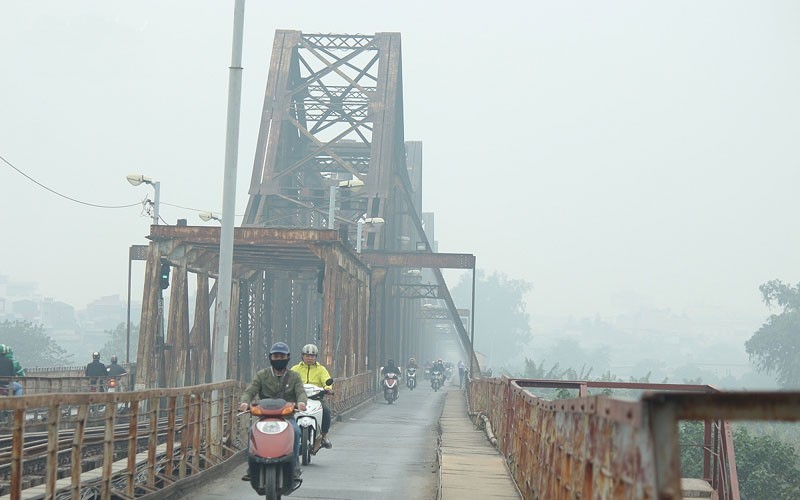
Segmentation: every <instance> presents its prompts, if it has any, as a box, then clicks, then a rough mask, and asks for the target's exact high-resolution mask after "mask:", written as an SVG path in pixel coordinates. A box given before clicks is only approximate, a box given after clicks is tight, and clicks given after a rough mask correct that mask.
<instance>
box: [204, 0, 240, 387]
mask: <svg viewBox="0 0 800 500" xmlns="http://www.w3.org/2000/svg"><path fill="white" fill-rule="evenodd" d="M243 34H244V0H236V5H235V7H234V12H233V50H232V53H231V67H230V72H229V76H228V129H227V133H226V137H225V179H224V183H223V192H222V231H221V235H220V241H219V286H218V287H217V308H216V314H214V322H215V325H216V328H215V329H214V330H215V332H216V335H215V336H214V364H213V368H212V375H211V380H212V381H213V382H220V381H222V380H225V379H226V378H227V365H228V363H227V358H226V356H225V340H226V339H227V338H228V336H229V335H231V332H230V331H229V330H230V312H231V285H232V282H233V277H232V274H233V226H234V223H235V220H234V219H235V218H236V214H235V211H236V163H237V160H238V154H239V114H240V110H241V105H242V102H241V101H242V38H243Z"/></svg>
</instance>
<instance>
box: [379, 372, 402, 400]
mask: <svg viewBox="0 0 800 500" xmlns="http://www.w3.org/2000/svg"><path fill="white" fill-rule="evenodd" d="M397 378H398V377H397V374H396V373H391V372H390V373H387V374H386V375H384V376H383V397H384V398H385V399H386V402H387V403H389V404H392V403H394V402H395V401H396V400H397V396H398V391H399V390H400V388H399V387H398V382H397Z"/></svg>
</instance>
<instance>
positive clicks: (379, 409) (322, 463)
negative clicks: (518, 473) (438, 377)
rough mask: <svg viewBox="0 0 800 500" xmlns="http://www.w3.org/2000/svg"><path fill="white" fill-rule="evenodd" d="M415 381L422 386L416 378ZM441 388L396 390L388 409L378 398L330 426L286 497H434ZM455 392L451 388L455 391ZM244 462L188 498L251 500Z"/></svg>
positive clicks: (436, 480)
mask: <svg viewBox="0 0 800 500" xmlns="http://www.w3.org/2000/svg"><path fill="white" fill-rule="evenodd" d="M420 382H424V381H423V380H420ZM446 390H447V388H443V389H440V390H439V392H437V393H434V392H433V390H432V389H431V388H430V386H428V385H424V384H421V385H420V386H419V387H418V388H417V389H415V390H414V391H409V390H407V389H405V390H403V391H401V392H400V398H399V399H398V400H397V401H396V402H395V403H394V404H392V405H388V404H386V401H384V400H383V398H382V397H381V398H380V399H377V398H376V399H375V400H374V401H373V402H371V403H367V404H365V405H363V406H362V407H361V408H359V409H358V410H355V411H354V412H352V413H351V414H349V415H347V416H346V417H344V418H343V421H342V422H336V423H334V425H333V426H332V428H331V432H330V434H329V438H330V439H331V441H332V443H333V448H332V449H330V450H325V449H322V450H320V451H319V453H318V454H317V455H316V456H315V457H314V458H313V460H312V463H311V464H310V465H307V466H305V467H303V485H302V486H301V487H300V488H299V489H298V490H297V491H295V492H294V493H292V494H291V495H290V496H288V497H286V498H287V499H312V498H313V499H321V498H325V499H353V500H361V499H375V498H395V499H401V498H402V499H412V498H413V499H435V498H436V489H437V488H438V474H437V472H438V468H437V467H438V466H437V463H436V448H437V440H438V437H439V432H438V421H439V417H440V415H441V413H442V404H443V402H444V398H443V395H444V393H445V391H446ZM456 390H457V389H456ZM245 468H246V464H243V465H241V466H239V467H237V468H236V469H234V471H233V472H232V473H231V474H229V475H228V476H226V477H223V478H220V479H217V480H215V481H212V482H209V483H206V484H204V485H203V486H201V487H199V488H197V489H196V491H192V492H191V493H190V496H191V497H192V498H193V499H197V500H199V499H207V500H220V499H223V498H227V499H229V498H254V497H256V496H257V494H256V492H255V491H254V490H253V489H252V488H251V487H250V483H247V482H244V481H241V479H240V478H241V476H242V475H243V474H244V472H245Z"/></svg>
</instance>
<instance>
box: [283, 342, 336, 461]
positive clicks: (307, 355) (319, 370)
mask: <svg viewBox="0 0 800 500" xmlns="http://www.w3.org/2000/svg"><path fill="white" fill-rule="evenodd" d="M301 353H302V356H303V360H302V361H301V362H299V363H297V364H296V365H294V366H293V367H292V371H294V372H297V373H298V374H299V375H300V378H301V379H302V380H303V383H304V384H313V385H316V386H317V387H322V388H323V389H325V392H326V393H330V392H331V388H332V386H331V385H329V384H328V383H327V382H328V381H329V380H331V375H330V373H328V370H327V368H325V367H324V366H322V365H321V364H319V363H318V362H317V355H318V354H319V349H317V346H315V345H314V344H306V345H305V346H303V350H302V351H301ZM320 403H322V433H321V434H320V442H319V444H316V443H315V446H314V449H315V450H316V449H318V448H319V446H322V447H323V448H332V447H333V445H332V444H331V442H330V440H329V439H328V431H329V430H330V428H331V409H330V408H329V407H328V403H326V402H325V399H324V398H323V399H321V400H320Z"/></svg>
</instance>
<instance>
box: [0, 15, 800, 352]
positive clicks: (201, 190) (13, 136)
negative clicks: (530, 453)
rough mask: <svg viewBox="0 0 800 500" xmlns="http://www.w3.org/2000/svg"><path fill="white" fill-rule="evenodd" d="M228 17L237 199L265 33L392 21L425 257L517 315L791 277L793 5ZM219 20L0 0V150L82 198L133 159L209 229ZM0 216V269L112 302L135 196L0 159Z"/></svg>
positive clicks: (121, 173) (65, 297)
mask: <svg viewBox="0 0 800 500" xmlns="http://www.w3.org/2000/svg"><path fill="white" fill-rule="evenodd" d="M245 16H246V20H245V26H244V29H245V37H244V53H243V66H244V72H243V94H242V117H241V135H240V154H239V168H238V186H239V188H238V191H237V194H236V202H237V203H236V204H237V207H238V208H237V214H243V213H244V208H245V206H246V204H247V196H248V195H247V188H248V185H249V180H250V174H251V172H252V162H253V154H254V148H255V140H256V134H257V130H258V125H259V119H260V111H261V107H262V104H263V98H264V95H263V94H264V87H265V85H266V78H267V72H268V67H269V56H270V53H271V49H272V42H273V36H274V32H275V30H276V29H297V30H301V31H303V32H306V33H312V32H325V33H329V32H330V33H375V32H382V31H397V32H400V33H401V34H402V43H403V89H404V103H403V105H404V121H405V138H406V140H419V141H422V142H423V148H424V149H423V172H424V174H423V208H424V210H425V211H432V212H435V214H436V239H437V240H438V242H439V251H441V252H464V253H473V254H475V255H476V257H477V263H478V267H480V268H483V269H486V270H489V271H499V272H502V273H505V274H507V275H509V276H511V277H514V278H523V279H525V280H528V281H530V282H532V283H533V291H532V292H531V293H529V294H528V296H527V297H526V299H527V306H528V310H529V311H530V312H531V313H532V315H533V316H534V317H536V316H574V317H584V316H592V317H593V316H595V315H602V316H605V317H614V316H617V315H621V314H626V313H630V312H631V311H634V310H636V309H638V308H641V307H652V308H658V309H668V310H671V311H673V312H675V313H676V314H701V312H702V314H706V313H709V314H711V313H713V314H714V315H717V316H718V317H725V316H736V317H742V318H747V320H748V321H750V320H751V321H752V324H753V330H754V329H755V328H757V327H758V325H759V322H760V321H761V320H762V319H763V318H764V317H765V316H766V314H767V313H768V311H767V310H766V308H765V307H764V306H763V304H762V303H761V301H760V295H759V292H758V286H759V285H760V284H761V283H763V282H765V281H767V280H769V279H773V278H779V279H782V280H784V281H789V282H797V281H800V263H799V262H798V258H797V256H798V255H800V233H798V231H797V228H796V220H797V195H796V193H797V186H798V181H800V148H798V137H800V93H798V90H797V89H799V88H800V57H799V56H800V30H798V29H797V27H798V26H800V4H798V3H797V2H793V1H784V2H779V1H772V2H760V1H759V2H756V1H751V2H729V1H708V2H689V1H683V2H681V1H673V2H663V3H660V4H658V5H655V4H651V3H649V2H648V3H645V2H602V3H599V2H502V1H501V2H491V3H476V2H450V1H447V2H422V1H407V2H402V3H385V2H374V1H372V2H350V3H348V4H347V7H346V8H344V7H343V6H342V5H339V4H336V5H334V4H331V3H330V2H317V1H306V2H302V4H295V5H289V4H280V3H275V2H258V1H252V0H251V1H250V2H247V6H246V9H245ZM232 19H233V2H232V1H231V2H221V1H197V0H194V1H191V2H190V1H171V2H155V1H137V2H120V1H74V2H62V1H5V2H3V3H2V4H0V61H2V63H3V76H2V78H0V155H2V157H3V158H5V159H6V160H8V161H9V162H11V163H12V164H13V165H14V166H16V167H17V168H19V169H20V170H22V171H24V172H25V173H26V174H28V175H29V176H31V177H32V178H34V179H36V180H37V181H39V182H41V183H42V184H44V185H46V186H47V187H49V188H50V189H52V190H54V191H57V192H59V193H61V194H63V195H66V196H69V197H71V198H74V199H77V200H81V201H84V202H88V203H92V204H99V205H115V206H116V205H129V204H134V203H137V202H139V201H141V200H142V199H143V198H144V197H145V196H152V190H151V189H150V188H149V187H147V186H139V187H136V188H134V187H132V186H130V185H129V184H128V183H127V182H126V181H125V176H126V175H127V174H130V173H144V174H146V175H148V176H150V177H152V178H154V179H157V180H159V181H160V182H161V196H162V202H163V203H164V204H162V206H161V216H162V217H163V218H164V219H165V220H166V221H167V223H169V224H175V222H176V220H177V219H178V218H186V219H188V221H189V224H190V225H201V224H213V221H212V222H211V223H204V222H201V221H200V220H199V219H198V217H197V213H198V211H214V212H220V210H221V207H222V178H223V170H222V169H223V161H224V144H225V117H226V103H227V91H228V88H227V87H228V66H229V64H230V52H231V38H232V25H233V22H232ZM176 205H177V206H176ZM179 207H187V208H179ZM190 209H196V210H195V211H193V210H190ZM0 210H2V213H3V215H4V216H3V224H2V228H3V229H2V235H3V237H2V245H0V275H6V276H8V277H9V278H10V279H11V280H13V281H22V282H36V283H38V291H39V293H41V294H42V295H44V296H50V297H55V298H57V299H58V300H62V301H65V302H68V303H71V304H73V305H74V306H76V307H78V308H80V307H83V306H85V304H86V303H88V302H89V301H91V300H93V299H95V298H97V297H99V296H101V295H110V294H120V295H121V296H122V297H124V296H125V290H126V285H127V248H128V246H129V245H131V244H144V243H146V240H145V239H144V236H145V235H146V234H148V232H149V223H150V219H149V217H148V216H146V215H143V214H142V213H141V206H135V207H131V208H125V209H102V208H95V207H89V206H86V205H80V204H77V203H74V202H71V201H69V200H66V199H64V198H62V197H59V196H56V195H54V194H52V193H51V192H48V191H46V190H45V189H43V188H42V187H40V186H37V185H36V184H34V183H32V182H31V181H29V180H27V179H26V178H24V177H23V176H22V175H20V174H19V173H17V172H16V171H14V170H13V169H12V168H10V167H9V166H8V165H6V164H3V163H1V162H0ZM239 222H240V220H237V225H238V224H239ZM137 266H138V267H137ZM143 271H144V265H143V264H142V263H137V264H136V265H135V266H134V274H135V278H134V300H140V299H141V286H142V284H141V278H140V276H141V275H142V274H143ZM740 340H743V339H736V341H737V342H739V341H740ZM739 343H741V342H739Z"/></svg>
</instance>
